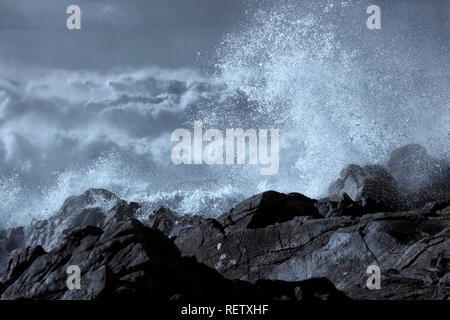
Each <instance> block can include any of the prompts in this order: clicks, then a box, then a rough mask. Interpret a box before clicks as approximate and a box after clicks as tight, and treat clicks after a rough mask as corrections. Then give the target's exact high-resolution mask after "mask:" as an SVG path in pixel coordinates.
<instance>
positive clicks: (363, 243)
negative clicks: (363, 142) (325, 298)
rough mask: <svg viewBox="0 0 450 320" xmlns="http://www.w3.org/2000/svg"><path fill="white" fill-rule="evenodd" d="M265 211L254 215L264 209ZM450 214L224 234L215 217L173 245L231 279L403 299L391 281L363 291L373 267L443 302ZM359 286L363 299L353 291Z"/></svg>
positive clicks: (435, 211) (438, 211) (433, 210)
mask: <svg viewBox="0 0 450 320" xmlns="http://www.w3.org/2000/svg"><path fill="white" fill-rule="evenodd" d="M257 197H258V198H261V197H264V195H259V196H257ZM263 206H264V205H263V204H260V208H258V210H263V211H264V210H265V209H264V208H263ZM242 207H243V204H241V205H238V206H237V207H236V208H235V209H234V211H236V210H237V208H242ZM244 207H245V206H244ZM254 209H257V208H254ZM258 210H256V211H258ZM272 210H274V214H276V212H277V209H276V208H272ZM449 213H450V202H448V201H442V202H437V203H433V204H430V205H428V206H426V207H425V208H423V209H421V210H416V211H407V212H392V213H375V214H366V215H364V216H359V217H358V216H342V217H335V218H328V219H313V218H312V217H309V218H307V219H305V218H304V217H294V218H293V219H291V220H289V221H286V222H281V223H272V224H270V225H267V226H263V227H261V228H256V229H253V228H250V227H249V226H248V225H247V227H246V228H244V227H241V228H237V229H232V228H231V229H230V228H225V226H224V225H223V224H222V223H220V221H221V220H222V221H223V217H219V219H217V220H214V219H208V220H207V221H205V222H204V223H202V224H200V225H198V226H195V227H192V228H187V229H185V230H183V231H182V232H181V233H180V235H179V236H178V237H177V239H176V240H175V244H176V245H177V246H178V248H179V249H180V251H181V252H182V253H183V254H184V255H185V256H195V257H196V258H197V260H198V261H199V262H202V263H205V264H206V265H208V266H210V267H213V268H215V269H217V270H218V271H220V272H221V273H222V274H223V275H224V276H225V277H227V278H229V279H241V280H247V281H251V282H254V281H257V280H259V279H273V280H275V279H276V280H285V281H300V280H305V279H309V278H316V277H326V278H328V279H330V280H331V281H332V282H333V283H334V284H335V285H336V287H337V288H338V289H340V290H343V291H344V292H345V293H346V294H347V295H348V296H350V297H353V298H361V297H364V298H403V297H404V296H403V295H401V294H404V293H405V292H402V291H398V290H397V286H398V284H397V285H396V284H395V281H394V283H393V285H392V286H389V284H388V283H387V282H384V286H385V288H384V290H380V291H377V290H375V291H369V292H367V291H368V290H367V288H365V281H366V279H367V277H368V276H367V274H366V269H367V267H368V266H370V265H378V266H379V267H380V268H381V270H382V271H383V272H384V271H388V270H389V273H385V274H384V276H385V277H388V275H390V274H395V275H396V277H397V279H400V278H403V279H404V281H405V284H406V283H408V281H410V280H411V281H412V280H414V281H415V284H414V286H413V287H414V290H412V289H411V288H409V289H408V290H409V294H410V295H411V297H414V296H421V297H423V298H424V297H428V298H436V299H442V298H446V297H449V296H450V287H448V284H446V281H447V280H445V279H447V278H448V276H449V271H450V270H449V268H448V265H447V262H445V261H448V260H449V258H450V237H449V236H450V216H449ZM235 215H236V216H239V212H235ZM442 259H444V260H442ZM433 261H434V262H433ZM437 261H440V262H439V263H440V267H438V266H437V264H438V262H437ZM442 261H444V262H442ZM400 286H401V285H400ZM362 288H364V289H363V290H362V291H363V292H364V295H362V294H361V293H358V292H360V291H361V290H359V289H362ZM405 290H406V288H405ZM406 291H407V290H406Z"/></svg>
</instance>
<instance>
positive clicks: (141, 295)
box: [0, 219, 345, 302]
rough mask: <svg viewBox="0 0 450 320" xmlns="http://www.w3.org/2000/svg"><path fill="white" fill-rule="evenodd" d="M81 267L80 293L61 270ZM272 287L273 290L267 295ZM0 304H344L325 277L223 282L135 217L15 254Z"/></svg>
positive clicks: (2, 286) (0, 280)
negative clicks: (326, 301) (66, 301)
mask: <svg viewBox="0 0 450 320" xmlns="http://www.w3.org/2000/svg"><path fill="white" fill-rule="evenodd" d="M70 265H77V266H79V267H80V269H81V270H82V280H81V281H82V285H81V289H80V290H69V289H68V288H67V286H66V279H67V273H66V271H67V268H68V266H70ZM272 288H276V290H272ZM0 294H1V295H0V298H1V299H8V300H9V299H83V300H84V299H89V300H93V299H118V298H120V299H151V301H154V300H170V299H176V300H186V301H190V300H195V301H198V300H201V301H204V302H205V301H223V300H225V299H227V298H230V297H233V298H234V299H241V300H245V301H248V300H249V297H251V298H250V300H252V301H258V300H259V301H271V300H274V299H289V300H301V299H323V298H327V299H344V298H345V296H344V295H343V294H342V293H341V292H339V291H337V290H336V289H335V288H334V286H333V285H332V284H331V283H330V282H328V281H327V280H326V279H313V280H310V281H307V282H297V283H285V282H282V281H279V282H271V281H261V282H259V283H258V284H257V285H251V284H249V283H247V282H242V281H232V280H227V279H225V278H224V277H223V276H221V275H220V274H219V273H218V272H216V271H215V270H212V269H210V268H208V267H206V266H205V265H202V264H199V263H197V262H196V261H195V259H189V258H183V257H181V255H180V252H179V251H178V249H177V248H176V247H175V245H174V244H173V243H172V241H170V240H169V239H168V238H167V237H165V236H164V235H163V234H162V233H161V232H160V231H158V230H155V229H151V228H148V227H146V226H144V225H143V224H142V223H140V222H139V221H137V220H135V219H129V220H126V221H120V222H117V223H115V224H112V225H110V226H109V227H107V228H106V229H105V230H104V231H103V230H102V229H100V228H97V227H90V226H89V227H85V228H83V229H81V230H77V231H74V232H72V233H71V234H70V235H69V236H68V237H67V238H66V239H65V241H64V242H63V243H62V244H61V245H60V246H58V247H56V248H55V249H53V250H52V251H51V252H49V253H46V252H45V251H44V250H43V249H42V248H41V247H34V248H30V247H29V248H27V249H25V250H24V251H22V252H17V251H15V252H14V253H13V255H12V256H11V258H10V261H9V263H8V268H7V270H6V272H5V273H4V274H3V276H2V277H1V278H0Z"/></svg>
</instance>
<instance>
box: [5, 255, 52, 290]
mask: <svg viewBox="0 0 450 320" xmlns="http://www.w3.org/2000/svg"><path fill="white" fill-rule="evenodd" d="M43 254H45V251H44V249H43V248H42V247H41V246H36V247H27V248H25V249H23V250H20V249H16V250H14V251H12V252H11V254H10V256H9V261H8V264H7V268H6V270H5V271H4V273H3V274H2V276H1V277H0V282H2V283H3V284H4V285H9V284H11V283H12V282H14V281H15V280H16V279H17V278H18V277H19V276H20V275H21V274H22V273H23V272H24V271H25V270H26V269H27V268H28V267H29V266H30V265H31V264H32V263H33V262H34V260H36V259H37V258H38V257H40V256H41V255H43Z"/></svg>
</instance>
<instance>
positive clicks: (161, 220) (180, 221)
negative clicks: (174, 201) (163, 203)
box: [149, 207, 204, 237]
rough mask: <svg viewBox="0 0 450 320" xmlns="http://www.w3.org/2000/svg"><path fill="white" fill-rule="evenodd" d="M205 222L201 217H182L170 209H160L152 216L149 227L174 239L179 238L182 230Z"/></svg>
mask: <svg viewBox="0 0 450 320" xmlns="http://www.w3.org/2000/svg"><path fill="white" fill-rule="evenodd" d="M203 220H204V219H203V218H202V217H201V216H197V215H192V216H188V215H183V216H180V215H179V214H177V213H176V212H174V211H172V210H170V209H168V208H164V207H160V208H158V209H157V210H155V211H153V213H152V214H150V216H149V226H150V227H151V228H154V229H158V230H159V231H161V232H162V233H164V234H165V235H166V236H168V237H172V236H177V235H178V233H179V232H180V231H181V230H182V229H184V228H187V227H189V226H192V225H196V224H199V223H201V222H202V221H203Z"/></svg>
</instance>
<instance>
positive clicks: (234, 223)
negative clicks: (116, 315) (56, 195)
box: [0, 145, 450, 301]
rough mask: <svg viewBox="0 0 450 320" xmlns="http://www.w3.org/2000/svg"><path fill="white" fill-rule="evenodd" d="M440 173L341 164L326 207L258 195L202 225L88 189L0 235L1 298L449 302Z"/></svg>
mask: <svg viewBox="0 0 450 320" xmlns="http://www.w3.org/2000/svg"><path fill="white" fill-rule="evenodd" d="M448 168H449V166H448V162H446V161H437V160H435V159H432V158H431V157H429V156H428V155H427V154H426V151H424V149H422V148H421V147H420V146H416V145H410V146H406V147H404V148H401V149H398V150H396V151H395V152H393V153H392V155H391V158H390V160H389V161H388V165H387V168H384V167H382V166H380V165H369V166H364V167H361V166H357V165H350V166H348V167H347V168H345V169H344V170H342V172H341V176H340V178H339V179H338V180H337V181H336V182H334V183H333V184H332V185H331V186H330V195H329V196H328V197H326V198H323V199H319V200H314V199H310V198H308V197H306V196H304V195H301V194H298V193H290V194H283V193H279V192H276V191H267V192H263V193H261V194H258V195H255V196H253V197H251V198H249V199H246V200H244V201H243V202H241V203H240V204H238V205H237V206H236V207H235V208H233V209H231V210H230V211H229V212H226V213H224V214H222V215H221V216H219V217H218V218H217V219H206V220H204V221H203V219H202V218H201V217H199V216H179V215H178V214H176V213H175V212H173V211H171V210H170V209H168V208H163V207H161V208H159V209H157V210H155V211H154V212H153V213H152V214H150V216H149V220H148V221H143V222H142V223H141V222H139V221H138V220H136V219H135V218H136V217H137V216H138V209H139V205H138V204H137V203H127V202H126V201H124V200H120V199H119V198H118V197H116V196H115V195H113V194H112V193H110V192H108V191H106V190H101V189H90V190H88V191H87V192H85V193H84V194H82V195H80V196H76V197H71V198H69V199H67V200H66V201H65V203H64V205H63V206H62V208H61V209H60V210H59V211H58V213H57V214H56V215H55V216H53V217H50V218H49V219H47V220H44V221H38V222H36V223H34V224H32V225H30V226H26V227H18V228H14V229H9V230H0V269H1V267H2V266H3V267H4V268H5V270H4V272H3V273H0V298H1V299H108V298H118V297H120V298H124V297H125V298H132V299H135V298H139V297H142V298H149V297H150V298H161V299H182V300H183V299H184V300H189V299H200V300H205V299H208V298H210V299H214V300H216V301H217V300H221V299H225V298H226V297H230V296H232V297H234V298H236V299H244V300H245V301H248V297H252V298H254V300H258V299H269V300H273V299H288V300H300V299H301V300H308V299H343V298H345V296H348V297H351V298H354V299H449V298H450V280H449V279H450V266H449V261H450V200H449V184H450V179H449V177H450V176H449V171H448ZM415 182H417V184H414V183H415ZM411 184H412V185H413V186H411ZM144 224H148V225H149V227H147V226H145V225H144ZM168 237H171V239H169V238H168ZM46 250H47V252H46ZM8 255H9V258H7V256H8ZM69 265H79V266H80V267H81V270H82V279H83V280H82V281H83V283H84V284H85V285H84V286H83V287H82V290H67V287H66V283H65V280H66V277H67V274H66V270H67V267H68V266H69ZM370 265H377V266H379V267H380V269H381V289H380V290H368V289H367V287H366V280H367V278H368V277H369V275H368V274H367V273H366V270H367V268H368V267H369V266H370ZM336 288H337V289H339V290H342V292H343V293H342V292H341V291H338V290H336ZM344 294H345V295H344Z"/></svg>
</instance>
